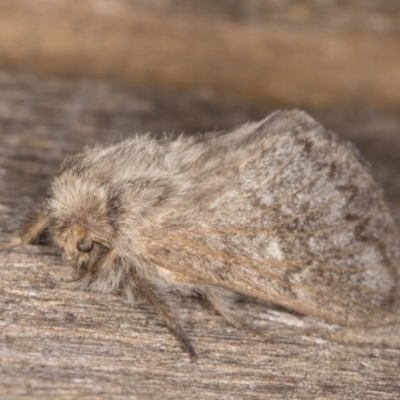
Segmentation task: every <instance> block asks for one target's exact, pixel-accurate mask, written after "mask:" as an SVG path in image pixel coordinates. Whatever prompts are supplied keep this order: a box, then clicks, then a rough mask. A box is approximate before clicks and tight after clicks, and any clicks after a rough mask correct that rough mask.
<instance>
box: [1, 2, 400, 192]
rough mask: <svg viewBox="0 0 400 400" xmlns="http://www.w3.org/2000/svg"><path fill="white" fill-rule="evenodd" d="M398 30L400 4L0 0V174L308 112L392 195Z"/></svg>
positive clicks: (399, 146) (397, 179)
mask: <svg viewBox="0 0 400 400" xmlns="http://www.w3.org/2000/svg"><path fill="white" fill-rule="evenodd" d="M399 39H400V1H398V0H385V1H381V0H349V1H343V0H306V1H298V0H202V1H198V0H80V1H74V0H13V1H8V0H0V139H1V143H0V144H1V146H2V147H1V148H2V152H3V154H8V156H7V157H6V158H3V170H5V171H11V170H12V168H17V170H21V168H25V167H23V166H24V165H28V166H27V167H26V168H29V171H28V172H29V173H33V172H34V171H38V173H39V172H40V173H42V176H43V186H45V184H47V183H48V179H47V177H48V176H51V174H52V173H53V171H54V170H56V166H57V165H58V164H59V162H60V161H61V160H62V158H63V157H64V156H65V154H66V153H70V152H75V151H77V150H79V149H80V148H81V147H82V146H84V145H86V144H89V145H90V144H92V143H94V142H96V141H109V140H113V139H115V138H120V137H126V136H128V135H130V134H132V133H133V132H135V131H155V132H163V131H175V132H178V133H179V132H186V133H196V132H199V131H206V130H207V131H210V130H215V129H228V128H231V127H233V126H235V125H238V124H241V123H244V122H246V121H248V120H256V119H261V118H264V117H265V116H266V115H268V114H269V113H270V112H272V111H274V110H276V109H277V108H302V109H305V110H307V111H308V112H310V113H311V114H312V115H313V116H314V117H315V118H317V119H319V120H320V121H321V122H322V123H323V124H325V126H327V127H328V128H330V129H333V130H335V131H337V132H338V133H339V134H340V135H342V136H344V137H346V138H349V139H351V140H353V141H354V142H356V144H357V146H358V147H360V148H361V151H362V153H363V154H364V155H365V156H366V158H367V159H368V160H370V161H371V162H372V163H373V164H374V165H376V167H375V170H376V174H377V176H378V178H379V179H380V180H381V182H382V183H383V184H384V186H385V189H386V190H387V191H388V193H389V197H391V198H394V199H396V200H397V199H400V173H399V171H400V157H399V152H400V132H399V131H400V114H399V110H400V41H399ZM10 154H14V155H15V157H14V158H13V160H14V164H13V166H12V165H11V164H10V163H12V162H13V161H12V160H10V157H9V155H10ZM28 158H29V160H30V161H29V163H28ZM21 160H23V161H24V163H25V164H24V163H21ZM10 168H11V169H10ZM20 187H21V186H20ZM31 190H32V188H29V187H28V188H27V191H28V192H30V193H31Z"/></svg>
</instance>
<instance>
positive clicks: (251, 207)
mask: <svg viewBox="0 0 400 400" xmlns="http://www.w3.org/2000/svg"><path fill="white" fill-rule="evenodd" d="M210 141H211V142H213V143H212V146H210V148H211V150H210V154H207V155H206V156H205V158H204V160H202V161H201V160H200V161H199V162H198V163H197V165H195V166H194V168H193V170H192V171H191V173H192V174H193V177H194V178H193V179H197V182H196V185H194V187H195V189H194V190H193V192H192V194H191V198H189V199H188V198H186V199H185V202H186V203H185V204H183V205H182V206H181V207H179V208H178V211H179V213H178V212H176V213H174V214H173V215H170V216H169V218H166V219H165V220H164V222H163V223H162V225H161V226H160V227H159V229H153V230H152V231H151V232H148V234H146V235H145V236H146V239H143V240H144V254H145V256H146V258H148V259H149V260H150V261H151V262H152V263H153V264H154V265H156V266H158V267H161V268H164V269H167V270H170V271H173V272H174V273H175V274H177V276H181V277H182V278H183V279H185V280H187V281H192V282H195V283H197V284H209V285H216V286H220V287H223V288H226V289H229V290H232V291H235V292H238V293H241V294H244V295H248V296H252V297H255V298H259V299H263V300H266V301H270V302H274V303H276V304H279V305H282V306H285V307H287V308H290V309H293V310H295V311H298V312H300V313H304V314H308V315H314V316H316V317H320V318H323V319H325V320H327V321H329V322H333V323H339V324H341V325H349V326H368V325H369V326H374V325H378V324H382V323H385V321H390V320H391V318H392V313H391V310H392V308H393V304H394V303H395V301H396V299H398V290H399V289H398V279H399V278H398V276H399V275H400V273H399V265H400V263H399V259H400V255H399V249H400V238H399V232H398V230H397V227H396V226H395V222H394V220H393V217H392V215H391V213H390V210H389V209H388V206H387V205H386V203H385V201H384V198H383V193H382V189H381V188H380V187H379V185H378V184H377V183H376V182H375V181H374V179H373V177H372V176H371V174H370V172H369V170H368V167H367V165H366V163H365V162H364V161H363V160H362V159H361V157H360V156H359V154H358V152H357V150H356V149H355V148H354V147H353V146H352V145H351V144H348V143H347V142H345V141H342V140H340V139H338V138H337V137H336V136H335V135H334V134H331V133H329V132H327V131H325V130H324V129H323V127H322V126H321V125H320V124H318V123H317V122H316V121H314V120H313V119H312V118H311V117H309V116H308V115H307V114H305V113H301V112H296V111H294V112H280V113H275V114H273V115H272V116H270V117H269V118H267V119H265V120H264V121H262V122H261V123H258V124H252V125H248V126H247V127H244V128H241V129H239V130H237V131H234V132H232V133H228V134H226V135H224V136H222V137H220V138H212V139H210ZM224 146H225V147H224ZM224 149H225V150H226V151H224Z"/></svg>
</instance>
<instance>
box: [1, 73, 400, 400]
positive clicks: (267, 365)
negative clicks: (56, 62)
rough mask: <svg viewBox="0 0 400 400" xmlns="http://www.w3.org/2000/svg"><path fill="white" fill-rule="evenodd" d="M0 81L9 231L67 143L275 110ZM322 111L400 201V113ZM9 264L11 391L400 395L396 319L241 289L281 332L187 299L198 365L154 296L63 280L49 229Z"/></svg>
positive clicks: (5, 394) (93, 87) (6, 318)
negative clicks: (287, 302)
mask: <svg viewBox="0 0 400 400" xmlns="http://www.w3.org/2000/svg"><path fill="white" fill-rule="evenodd" d="M0 93H1V97H0V174H1V177H0V228H1V232H2V234H1V239H4V238H5V237H6V235H7V234H8V233H10V232H11V231H14V230H15V228H16V227H17V222H18V220H20V218H21V214H23V213H24V212H25V211H26V209H27V206H28V205H29V204H31V203H33V202H34V201H36V200H38V199H39V198H40V197H41V196H42V195H43V194H44V193H45V190H46V187H47V185H48V184H49V182H50V179H51V176H52V174H53V173H55V172H56V171H57V168H58V165H59V162H60V161H61V160H62V159H63V157H64V155H65V154H66V153H67V152H75V151H77V150H79V149H80V148H81V147H82V146H83V145H85V144H93V143H95V142H97V141H110V140H120V137H126V136H128V135H129V134H130V133H132V132H134V131H149V130H151V131H156V132H163V131H170V130H175V131H176V132H180V131H182V130H184V131H185V132H186V133H196V132H198V131H199V130H212V129H214V128H215V127H218V128H227V127H231V126H233V125H237V124H240V123H242V122H244V121H246V120H249V119H259V118H262V117H263V116H265V115H267V114H268V113H269V112H270V111H271V110H270V109H268V108H267V107H262V106H252V107H251V106H248V105H246V104H244V103H240V102H233V101H232V102H226V101H225V102H222V101H221V100H218V99H217V98H214V97H212V96H207V95H205V94H199V93H176V92H172V91H167V90H160V89H154V88H153V89H151V88H144V87H141V88H131V89H126V88H124V87H119V86H115V85H110V84H105V83H101V82H88V81H82V82H74V81H61V80H50V79H43V78H37V77H33V76H26V75H10V74H5V73H0ZM312 114H313V115H314V116H315V117H317V118H318V119H319V120H321V121H322V122H323V123H325V125H326V126H328V127H331V128H334V129H335V130H336V131H338V132H340V133H341V134H342V136H346V137H348V138H351V139H352V140H353V141H355V142H356V144H357V145H358V147H360V148H361V151H362V152H363V154H364V155H365V156H366V157H367V158H368V159H370V160H371V161H373V162H374V164H375V167H376V168H375V170H376V171H377V176H378V178H379V179H380V180H381V182H382V183H383V185H384V186H385V188H386V189H387V192H388V196H389V198H390V199H391V200H392V202H393V204H394V206H395V209H396V210H397V212H399V211H400V165H399V164H400V159H399V157H398V154H399V152H400V136H399V135H398V132H399V128H400V118H399V117H398V116H396V115H391V114H385V113H378V112H367V111H354V110H353V111H340V110H336V111H330V112H324V113H321V112H320V113H315V112H312ZM0 265H1V268H0V312H1V314H0V315H1V316H0V329H1V330H0V332H1V333H0V357H1V366H2V368H1V371H0V397H1V398H2V399H15V398H19V397H26V398H30V399H39V398H40V399H45V398H48V399H54V398H57V399H63V398H64V399H67V398H100V397H103V398H111V399H118V398H131V399H150V398H164V399H198V398H202V399H234V398H237V399H246V398H248V399H265V398H271V399H288V398H290V399H292V398H296V399H297V398H298V399H310V398H321V399H350V398H363V399H396V398H398V397H399V393H400V381H399V371H400V369H399V368H400V361H399V360H400V327H399V326H391V327H387V328H381V329H374V330H354V329H353V330H350V329H343V328H338V327H333V326H330V325H326V324H324V323H321V322H320V321H317V320H313V319H311V318H305V317H301V316H297V315H294V314H292V313H289V312H287V311H285V310H281V309H278V308H276V307H273V306H269V307H268V306H266V305H264V304H257V303H254V302H252V301H246V302H243V303H242V304H240V305H239V308H240V310H241V312H242V313H243V314H244V315H245V316H246V318H248V319H249V320H252V321H254V322H255V324H256V325H257V326H259V327H263V328H264V329H265V330H266V331H267V332H271V333H272V338H271V339H270V340H269V341H265V340H264V339H263V338H260V337H253V336H251V335H249V334H247V333H245V332H242V331H238V330H236V329H234V328H232V327H230V326H229V325H228V324H227V323H225V322H224V320H223V319H222V318H221V317H219V316H218V315H215V313H214V312H213V311H212V310H210V309H209V307H207V306H203V305H202V304H201V303H199V302H198V301H197V300H191V301H188V300H184V301H182V314H183V316H184V318H185V319H186V320H187V327H188V333H189V335H190V337H191V339H192V341H193V343H194V345H195V346H196V348H197V350H198V353H199V356H200V360H199V363H198V364H196V365H192V364H190V363H189V360H188V357H187V354H185V353H184V352H183V351H182V349H181V348H180V346H179V344H178V342H177V341H176V340H175V339H174V337H173V336H172V335H171V334H170V333H169V332H168V331H167V329H166V328H165V326H164V325H163V324H162V322H161V321H160V319H159V318H158V317H157V316H156V315H155V313H154V312H153V311H152V310H151V309H150V307H148V306H147V305H146V304H144V305H142V306H139V307H137V308H130V307H128V306H127V304H126V303H125V302H124V300H123V299H122V298H121V297H119V296H118V294H97V293H85V292H70V291H67V290H61V289H60V288H59V285H60V283H61V282H62V281H65V280H68V279H69V276H70V272H71V271H70V270H69V269H68V268H67V267H65V266H63V264H62V261H61V258H60V254H59V251H58V250H57V249H55V248H54V247H51V246H49V245H45V243H43V242H39V243H36V245H27V246H23V247H21V248H17V249H14V250H12V251H10V252H5V253H0ZM274 331H276V332H275V334H274ZM278 331H279V332H278Z"/></svg>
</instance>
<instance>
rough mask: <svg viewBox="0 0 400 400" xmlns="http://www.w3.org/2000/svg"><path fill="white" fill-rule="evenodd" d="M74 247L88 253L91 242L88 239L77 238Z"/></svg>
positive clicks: (90, 248) (91, 246) (91, 247)
mask: <svg viewBox="0 0 400 400" xmlns="http://www.w3.org/2000/svg"><path fill="white" fill-rule="evenodd" d="M76 248H77V249H78V251H80V252H81V253H89V251H91V250H92V249H93V243H92V242H91V241H90V239H79V240H78V243H77V244H76Z"/></svg>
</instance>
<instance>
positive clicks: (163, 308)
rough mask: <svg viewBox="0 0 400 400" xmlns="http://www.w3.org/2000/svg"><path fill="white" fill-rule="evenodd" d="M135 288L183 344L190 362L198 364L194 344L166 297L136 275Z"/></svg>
mask: <svg viewBox="0 0 400 400" xmlns="http://www.w3.org/2000/svg"><path fill="white" fill-rule="evenodd" d="M133 279H134V283H135V287H136V289H137V290H139V292H140V293H141V294H142V295H143V296H144V297H145V298H146V299H147V300H148V301H149V303H150V304H151V305H152V306H153V307H154V308H155V309H156V311H157V312H158V314H159V315H160V317H161V318H162V319H163V320H164V322H165V323H166V324H167V326H168V327H169V328H170V329H171V330H172V332H173V333H174V334H175V336H176V337H177V338H178V339H179V341H180V342H181V344H182V346H183V348H184V349H185V350H186V351H187V352H188V353H189V357H190V361H191V362H192V363H193V362H197V359H198V357H197V354H196V350H195V349H194V347H193V345H192V343H191V342H190V340H189V338H188V337H187V335H186V332H185V331H184V330H183V328H182V326H181V324H180V321H179V318H178V317H177V316H176V315H175V313H174V311H173V310H172V308H171V306H170V305H169V304H168V301H167V299H165V295H163V294H162V293H160V290H158V291H157V288H156V287H154V286H153V287H152V285H151V284H149V283H148V282H146V281H145V280H144V279H142V278H141V277H139V276H137V275H135V276H134V277H133Z"/></svg>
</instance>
